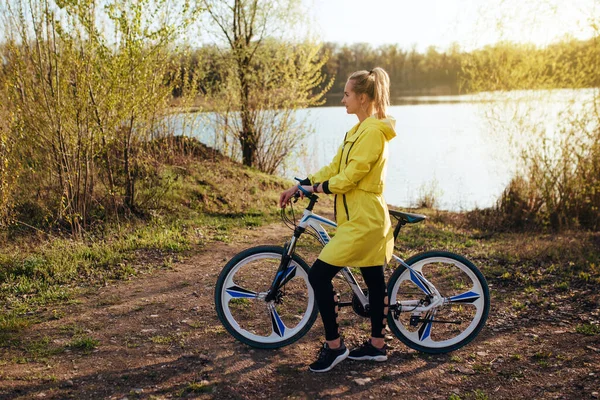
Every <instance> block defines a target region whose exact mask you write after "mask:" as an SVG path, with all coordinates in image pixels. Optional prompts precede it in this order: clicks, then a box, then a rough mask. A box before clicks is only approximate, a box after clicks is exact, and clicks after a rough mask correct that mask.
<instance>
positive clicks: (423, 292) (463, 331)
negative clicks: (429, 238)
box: [388, 251, 490, 354]
mask: <svg viewBox="0 0 600 400" xmlns="http://www.w3.org/2000/svg"><path fill="white" fill-rule="evenodd" d="M406 264H407V265H409V266H410V267H411V269H407V268H406V267H404V266H403V265H400V266H399V267H398V268H397V269H396V271H394V273H393V274H392V277H391V278H390V281H389V283H388V295H389V296H390V305H391V306H392V309H393V310H392V312H390V313H389V314H388V323H389V326H390V329H391V330H392V332H393V333H394V334H395V335H396V336H397V337H398V338H399V339H400V340H401V341H402V342H403V343H404V344H406V345H407V346H408V347H411V348H413V349H415V350H418V351H422V352H425V353H433V354H439V353H447V352H450V351H454V350H456V349H459V348H461V347H463V346H464V345H466V344H467V343H469V342H470V341H471V340H473V339H474V338H475V337H476V336H477V335H478V334H479V332H480V331H481V329H482V328H483V326H484V325H485V321H486V320H487V317H488V314H489V310H490V294H489V288H488V285H487V282H486V280H485V278H484V276H483V274H482V273H481V272H480V271H479V270H478V269H477V267H475V265H473V263H471V262H470V261H469V260H467V259H466V258H464V257H462V256H459V255H457V254H454V253H450V252H446V251H430V252H425V253H421V254H417V255H416V256H414V257H411V258H410V259H408V260H407V261H406ZM420 276H422V277H425V278H426V279H427V281H429V282H430V283H431V284H433V285H434V286H435V288H436V289H437V290H438V292H439V293H440V295H441V296H442V299H443V301H440V302H439V304H438V305H437V306H436V307H433V308H431V309H430V310H428V311H426V312H415V311H414V310H416V307H426V306H427V305H428V304H432V302H434V301H435V299H434V296H432V293H431V292H430V291H429V290H428V288H427V287H426V284H425V283H424V282H423V281H421V280H420Z"/></svg>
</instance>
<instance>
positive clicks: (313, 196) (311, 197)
mask: <svg viewBox="0 0 600 400" xmlns="http://www.w3.org/2000/svg"><path fill="white" fill-rule="evenodd" d="M294 179H295V180H297V181H298V182H302V179H299V178H294ZM298 190H299V191H301V192H302V193H303V194H304V196H306V197H307V198H308V199H309V200H310V203H309V204H308V207H306V209H307V210H309V211H312V210H313V207H314V206H315V204H316V203H317V201H318V200H319V196H317V195H316V194H314V193H312V192H309V191H308V190H306V189H304V188H303V187H302V185H298ZM296 194H298V192H296ZM294 197H296V195H294Z"/></svg>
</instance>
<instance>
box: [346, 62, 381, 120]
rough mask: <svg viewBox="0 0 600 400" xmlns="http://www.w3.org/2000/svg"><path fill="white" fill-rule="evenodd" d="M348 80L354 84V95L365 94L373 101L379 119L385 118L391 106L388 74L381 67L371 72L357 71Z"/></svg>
mask: <svg viewBox="0 0 600 400" xmlns="http://www.w3.org/2000/svg"><path fill="white" fill-rule="evenodd" d="M348 80H349V81H350V80H351V81H353V82H354V86H353V87H352V90H353V91H354V93H357V94H362V93H364V94H366V95H367V97H369V99H371V101H373V106H374V107H375V109H376V110H377V118H379V119H382V118H385V117H386V115H387V114H386V111H387V107H388V106H389V105H390V77H389V76H388V74H387V72H385V70H384V69H383V68H380V67H376V68H373V69H372V70H370V71H356V72H354V73H353V74H352V75H350V77H349V78H348Z"/></svg>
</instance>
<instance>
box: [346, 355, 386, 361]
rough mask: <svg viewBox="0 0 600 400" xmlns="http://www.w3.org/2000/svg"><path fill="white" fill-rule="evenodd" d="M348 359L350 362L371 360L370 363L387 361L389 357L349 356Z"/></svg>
mask: <svg viewBox="0 0 600 400" xmlns="http://www.w3.org/2000/svg"><path fill="white" fill-rule="evenodd" d="M348 358H349V359H350V360H355V361H364V360H369V361H379V362H381V361H387V356H362V357H350V356H348Z"/></svg>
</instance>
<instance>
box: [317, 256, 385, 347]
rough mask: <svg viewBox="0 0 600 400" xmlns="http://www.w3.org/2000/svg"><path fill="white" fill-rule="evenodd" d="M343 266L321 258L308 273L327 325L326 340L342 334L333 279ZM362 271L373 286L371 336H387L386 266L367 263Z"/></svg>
mask: <svg viewBox="0 0 600 400" xmlns="http://www.w3.org/2000/svg"><path fill="white" fill-rule="evenodd" d="M341 269H342V268H341V267H336V266H333V265H331V264H327V263H326V262H323V261H321V260H319V259H317V261H315V263H314V264H313V266H312V267H311V269H310V272H309V273H308V279H309V281H310V284H311V286H312V288H313V290H314V292H315V298H316V300H317V306H318V307H319V312H320V313H321V318H322V319H323V325H324V326H325V340H335V339H337V338H338V337H340V334H339V332H338V328H339V326H338V322H337V312H338V309H337V295H336V293H335V292H334V290H333V284H332V282H331V280H332V279H333V277H334V276H335V275H336V274H337V273H338V272H339V271H340V270H341ZM360 272H361V273H362V276H363V278H364V280H365V283H366V284H367V288H368V289H369V309H370V314H371V336H373V337H376V338H383V337H384V336H385V323H386V316H387V311H388V310H387V305H388V299H387V293H386V288H385V278H384V276H383V266H381V265H380V266H375V267H364V268H361V269H360Z"/></svg>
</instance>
